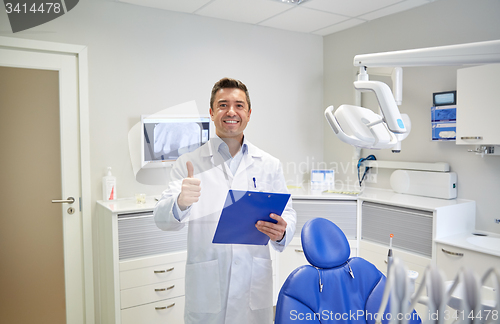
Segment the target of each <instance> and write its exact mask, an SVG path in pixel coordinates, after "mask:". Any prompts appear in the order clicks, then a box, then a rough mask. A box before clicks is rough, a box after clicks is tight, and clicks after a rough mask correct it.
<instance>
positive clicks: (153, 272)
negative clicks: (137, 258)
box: [120, 261, 186, 290]
mask: <svg viewBox="0 0 500 324" xmlns="http://www.w3.org/2000/svg"><path fill="white" fill-rule="evenodd" d="M185 270H186V262H185V261H180V262H173V263H165V264H160V265H155V266H150V267H145V268H140V269H133V270H126V271H120V289H122V290H123V289H128V288H134V287H140V286H146V285H151V284H155V283H159V282H164V281H169V280H175V279H181V278H183V277H184V275H185Z"/></svg>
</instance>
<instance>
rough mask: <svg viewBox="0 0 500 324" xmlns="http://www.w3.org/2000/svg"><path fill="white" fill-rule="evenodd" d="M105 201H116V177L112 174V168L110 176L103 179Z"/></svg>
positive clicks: (109, 169) (109, 171)
mask: <svg viewBox="0 0 500 324" xmlns="http://www.w3.org/2000/svg"><path fill="white" fill-rule="evenodd" d="M102 195H103V200H115V199H116V177H114V176H113V175H112V174H111V167H108V174H107V175H106V176H105V177H102Z"/></svg>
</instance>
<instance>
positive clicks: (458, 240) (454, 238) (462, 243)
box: [434, 230, 500, 257]
mask: <svg viewBox="0 0 500 324" xmlns="http://www.w3.org/2000/svg"><path fill="white" fill-rule="evenodd" d="M472 233H479V234H486V235H487V237H492V238H497V239H500V235H498V234H495V233H490V232H485V231H477V230H472V231H468V232H464V233H460V234H456V235H451V236H447V237H442V238H439V239H435V240H434V241H435V242H436V243H442V244H447V245H452V246H456V247H459V248H463V249H467V250H471V251H474V252H480V253H484V254H489V255H494V256H498V257H500V247H496V249H488V248H485V247H480V246H477V245H474V244H472V243H470V242H469V241H467V239H468V238H470V237H474V236H475V235H474V234H472Z"/></svg>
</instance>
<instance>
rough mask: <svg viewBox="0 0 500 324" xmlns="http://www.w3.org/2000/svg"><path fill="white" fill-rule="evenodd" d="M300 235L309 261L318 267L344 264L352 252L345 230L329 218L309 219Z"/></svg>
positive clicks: (332, 266)
mask: <svg viewBox="0 0 500 324" xmlns="http://www.w3.org/2000/svg"><path fill="white" fill-rule="evenodd" d="M300 237H301V239H302V249H303V250H304V254H305V256H306V259H307V261H309V263H310V264H311V265H313V266H315V267H317V268H321V269H329V268H335V267H337V266H339V265H342V264H344V263H345V262H346V261H347V259H349V255H350V254H351V247H350V246H349V242H348V241H347V238H346V237H345V234H344V232H342V230H341V229H340V228H339V227H338V226H337V225H335V224H334V223H332V222H331V221H329V220H327V219H324V218H314V219H310V220H308V221H307V222H306V223H305V224H304V227H302V233H301V235H300Z"/></svg>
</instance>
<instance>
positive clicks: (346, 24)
mask: <svg viewBox="0 0 500 324" xmlns="http://www.w3.org/2000/svg"><path fill="white" fill-rule="evenodd" d="M365 22H366V20H362V19H357V18H351V19H349V20H346V21H343V22H341V23H338V24H335V25H333V26H330V27H326V28H323V29H320V30H317V31H315V32H314V33H313V34H316V35H321V36H326V35H330V34H333V33H336V32H339V31H341V30H345V29H349V28H351V27H354V26H357V25H361V24H362V23H365Z"/></svg>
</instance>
